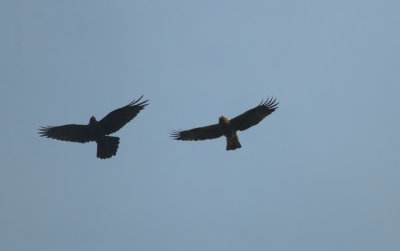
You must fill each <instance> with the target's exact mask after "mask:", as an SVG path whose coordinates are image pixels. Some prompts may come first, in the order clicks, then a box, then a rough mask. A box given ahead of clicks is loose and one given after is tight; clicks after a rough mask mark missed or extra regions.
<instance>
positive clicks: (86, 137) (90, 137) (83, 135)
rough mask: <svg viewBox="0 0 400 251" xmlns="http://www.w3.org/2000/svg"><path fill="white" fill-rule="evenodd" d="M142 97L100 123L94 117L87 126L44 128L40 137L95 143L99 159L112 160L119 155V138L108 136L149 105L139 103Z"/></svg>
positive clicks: (113, 112) (71, 125) (108, 115)
mask: <svg viewBox="0 0 400 251" xmlns="http://www.w3.org/2000/svg"><path fill="white" fill-rule="evenodd" d="M142 97H143V95H142V96H141V97H140V98H139V99H137V100H133V101H132V102H131V103H129V104H128V105H126V106H124V107H121V108H118V109H116V110H114V111H112V112H110V113H109V114H107V115H106V116H105V117H104V118H102V119H101V120H100V121H97V120H96V118H95V117H94V116H92V117H90V120H89V124H87V125H77V124H68V125H62V126H42V127H40V128H39V135H40V136H42V137H47V138H52V139H58V140H62V141H71V142H78V143H86V142H90V141H95V142H96V143H97V158H100V159H108V158H111V157H112V156H114V155H116V154H117V150H118V144H119V138H118V137H114V136H107V135H109V134H112V133H114V132H116V131H118V130H119V129H121V128H122V127H123V126H124V125H126V124H127V123H128V122H129V121H131V120H132V119H133V118H134V117H136V115H138V113H139V112H140V111H141V110H142V109H143V108H144V107H145V106H146V105H148V103H147V102H148V100H145V101H142V102H139V101H140V100H141V99H142Z"/></svg>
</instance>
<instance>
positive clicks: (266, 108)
mask: <svg viewBox="0 0 400 251" xmlns="http://www.w3.org/2000/svg"><path fill="white" fill-rule="evenodd" d="M278 104H279V102H276V98H275V99H274V98H268V99H267V100H266V101H265V102H264V101H261V103H260V104H259V105H258V106H256V107H254V108H253V109H250V110H248V111H247V112H244V113H242V114H240V115H239V116H237V117H235V118H233V119H231V122H230V124H231V126H232V127H233V128H235V129H236V130H239V131H243V130H246V129H248V128H250V127H252V126H254V125H257V124H258V123H260V122H261V120H263V119H264V118H265V117H267V116H268V115H270V114H271V113H272V112H274V111H275V110H276V109H277V108H278Z"/></svg>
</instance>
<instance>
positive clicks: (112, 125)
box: [99, 95, 148, 135]
mask: <svg viewBox="0 0 400 251" xmlns="http://www.w3.org/2000/svg"><path fill="white" fill-rule="evenodd" d="M142 97H143V95H142V96H141V97H140V98H139V99H138V100H133V101H132V102H131V103H129V104H128V105H126V106H124V107H121V108H118V109H116V110H114V111H112V112H110V113H109V114H107V116H105V117H104V118H103V119H101V120H100V121H99V123H100V125H101V127H102V128H103V130H104V133H105V134H106V135H108V134H111V133H114V132H116V131H118V130H119V129H121V128H122V127H123V126H124V125H125V124H126V123H128V122H129V121H131V120H132V119H133V118H134V117H136V115H137V114H138V113H139V112H140V111H141V110H142V109H143V108H144V107H145V106H146V105H148V104H147V103H146V102H147V101H148V100H145V101H143V102H140V103H138V102H139V101H140V100H141V99H142Z"/></svg>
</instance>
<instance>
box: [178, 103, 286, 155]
mask: <svg viewBox="0 0 400 251" xmlns="http://www.w3.org/2000/svg"><path fill="white" fill-rule="evenodd" d="M278 104H279V102H278V103H277V102H276V98H275V99H274V98H271V99H267V100H266V101H265V102H264V101H261V103H260V104H259V105H258V106H256V107H254V108H253V109H250V110H248V111H246V112H244V113H242V114H241V115H239V116H237V117H235V118H233V119H228V118H227V117H225V116H220V117H219V121H218V124H214V125H209V126H203V127H197V128H194V129H190V130H185V131H183V130H182V131H180V130H178V131H173V132H172V134H171V137H172V138H173V139H176V140H196V141H197V140H206V139H216V138H219V137H221V136H225V137H226V150H227V151H229V150H235V149H237V148H240V147H242V146H241V145H240V142H239V138H238V136H237V134H236V132H237V131H244V130H247V129H248V128H250V127H252V126H254V125H257V124H258V123H260V122H261V120H263V119H264V118H265V117H267V116H268V115H270V114H271V113H272V112H274V111H275V110H276V109H277V108H278Z"/></svg>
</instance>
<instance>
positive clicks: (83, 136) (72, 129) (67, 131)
mask: <svg viewBox="0 0 400 251" xmlns="http://www.w3.org/2000/svg"><path fill="white" fill-rule="evenodd" d="M39 135H40V136H42V137H47V138H52V139H58V140H62V141H72V142H79V143H85V142H89V141H93V140H94V135H93V132H92V130H91V129H90V127H89V126H88V125H75V124H69V125H62V126H42V127H40V128H39Z"/></svg>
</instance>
